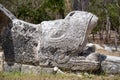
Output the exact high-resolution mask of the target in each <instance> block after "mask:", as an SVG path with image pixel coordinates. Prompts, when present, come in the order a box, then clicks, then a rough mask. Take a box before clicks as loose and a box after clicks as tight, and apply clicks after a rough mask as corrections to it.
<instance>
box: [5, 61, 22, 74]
mask: <svg viewBox="0 0 120 80" xmlns="http://www.w3.org/2000/svg"><path fill="white" fill-rule="evenodd" d="M21 66H22V65H21V64H19V63H14V62H4V64H3V70H4V71H5V72H20V71H21Z"/></svg>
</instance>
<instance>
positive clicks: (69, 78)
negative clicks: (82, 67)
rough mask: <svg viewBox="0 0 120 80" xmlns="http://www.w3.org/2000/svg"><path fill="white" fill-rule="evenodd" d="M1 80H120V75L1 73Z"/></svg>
mask: <svg viewBox="0 0 120 80" xmlns="http://www.w3.org/2000/svg"><path fill="white" fill-rule="evenodd" d="M0 80H120V75H93V74H88V75H84V74H81V76H77V75H72V74H67V75H64V74H48V73H43V74H38V75H35V74H21V73H19V72H15V73H13V72H12V73H2V72H1V73H0Z"/></svg>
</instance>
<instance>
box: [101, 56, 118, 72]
mask: <svg viewBox="0 0 120 80" xmlns="http://www.w3.org/2000/svg"><path fill="white" fill-rule="evenodd" d="M101 67H102V70H103V71H104V72H106V73H110V74H118V73H120V57H115V56H106V59H105V60H104V61H102V63H101Z"/></svg>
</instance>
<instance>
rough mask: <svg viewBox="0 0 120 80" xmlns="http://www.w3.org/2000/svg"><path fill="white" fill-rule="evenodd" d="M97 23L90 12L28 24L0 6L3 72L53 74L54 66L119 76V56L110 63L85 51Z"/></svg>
mask: <svg viewBox="0 0 120 80" xmlns="http://www.w3.org/2000/svg"><path fill="white" fill-rule="evenodd" d="M97 20H98V18H97V17H96V16H95V15H94V14H92V13H89V12H84V11H72V12H70V13H69V14H68V15H67V16H66V17H65V18H64V19H59V20H52V21H43V22H42V23H40V24H31V23H27V22H25V21H22V20H19V19H17V18H16V17H14V15H13V14H12V13H11V12H9V11H8V10H7V9H6V8H5V7H3V6H2V5H0V25H1V26H0V27H1V29H2V30H1V32H0V38H1V40H0V42H1V43H2V48H3V50H4V55H5V61H6V62H4V64H3V67H4V71H21V72H23V73H26V72H27V73H31V72H34V73H40V72H42V71H46V72H54V70H53V67H55V66H56V67H58V68H60V69H62V70H73V71H74V70H78V71H96V70H99V69H100V68H101V69H102V70H103V71H107V72H108V73H119V72H120V68H119V67H120V65H119V64H120V58H119V57H118V58H117V57H114V58H115V59H114V60H112V58H113V57H112V58H110V57H108V56H103V55H101V54H99V53H96V52H95V47H94V46H93V47H88V48H87V49H85V46H86V43H87V37H88V35H89V33H90V32H91V30H92V29H93V28H94V27H95V25H96V23H97ZM24 64H25V65H24ZM30 65H31V66H30ZM100 65H101V66H100ZM41 67H43V69H42V68H41ZM45 67H49V68H51V67H52V68H51V69H49V68H45Z"/></svg>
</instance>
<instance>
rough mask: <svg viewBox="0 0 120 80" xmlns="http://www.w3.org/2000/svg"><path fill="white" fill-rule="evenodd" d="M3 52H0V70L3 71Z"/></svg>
mask: <svg viewBox="0 0 120 80" xmlns="http://www.w3.org/2000/svg"><path fill="white" fill-rule="evenodd" d="M3 55H4V54H3V52H0V71H3V62H4V57H3Z"/></svg>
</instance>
